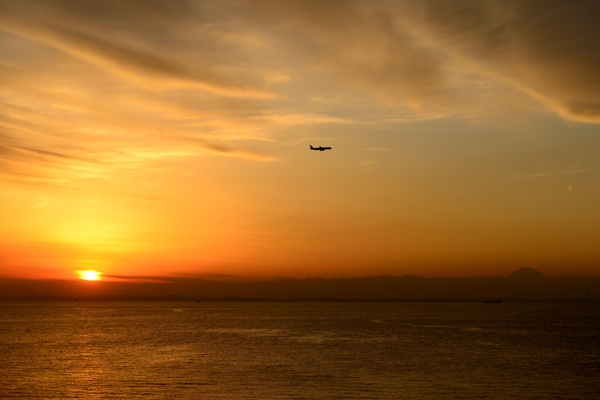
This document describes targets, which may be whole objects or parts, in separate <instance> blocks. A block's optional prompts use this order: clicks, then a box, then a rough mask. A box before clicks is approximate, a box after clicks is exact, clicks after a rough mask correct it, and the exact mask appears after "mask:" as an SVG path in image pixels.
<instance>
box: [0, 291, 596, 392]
mask: <svg viewBox="0 0 600 400" xmlns="http://www.w3.org/2000/svg"><path fill="white" fill-rule="evenodd" d="M598 393H600V304H510V303H504V304H481V303H352V302H346V303H251V302H248V303H244V302H202V303H189V302H185V303H183V302H182V303H177V302H165V303H156V302H139V303H138V302H64V303H61V302H4V303H0V398H3V399H4V398H27V399H36V398H40V399H41V398H43V399H63V398H86V399H96V398H98V399H100V398H119V397H121V398H132V397H144V398H148V399H170V398H173V399H175V398H177V399H186V398H187V399H200V398H202V399H213V398H214V399H271V398H273V399H324V398H365V399H379V398H381V399H397V398H407V399H410V398H414V399H417V398H419V399H421V398H432V399H433V398H440V397H444V398H457V399H459V398H460V399H465V398H466V399H468V398H497V399H502V398H511V399H515V398H519V399H521V398H586V397H587V398H594V397H596V396H597V395H598Z"/></svg>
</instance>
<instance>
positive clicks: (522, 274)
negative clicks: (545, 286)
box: [506, 268, 550, 281]
mask: <svg viewBox="0 0 600 400" xmlns="http://www.w3.org/2000/svg"><path fill="white" fill-rule="evenodd" d="M506 278H507V279H513V280H521V281H522V280H527V281H547V280H549V279H550V277H549V276H546V275H544V274H542V273H541V272H539V271H536V270H535V269H533V268H521V269H520V270H518V271H515V272H513V273H512V274H510V275H508V276H507V277H506Z"/></svg>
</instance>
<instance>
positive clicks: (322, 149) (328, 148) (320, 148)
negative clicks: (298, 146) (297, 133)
mask: <svg viewBox="0 0 600 400" xmlns="http://www.w3.org/2000/svg"><path fill="white" fill-rule="evenodd" d="M310 149H311V150H318V151H325V150H331V147H323V146H319V147H312V146H310Z"/></svg>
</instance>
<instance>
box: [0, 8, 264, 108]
mask: <svg viewBox="0 0 600 400" xmlns="http://www.w3.org/2000/svg"><path fill="white" fill-rule="evenodd" d="M29 9H30V8H25V9H21V8H19V7H15V8H9V7H4V9H2V8H0V10H2V11H4V18H2V19H1V21H2V22H3V24H2V26H1V29H3V30H5V31H7V32H10V33H13V34H17V35H21V36H24V37H26V38H28V39H31V40H35V41H39V42H42V43H46V44H49V45H51V46H53V47H55V48H57V49H60V50H62V51H65V52H67V53H69V54H71V55H73V56H75V57H78V58H80V59H82V60H85V61H88V62H90V63H92V64H94V65H96V66H98V67H100V68H102V69H105V70H108V71H110V72H113V73H115V74H117V75H119V76H122V77H125V78H128V79H131V80H134V81H140V82H144V81H150V83H151V84H153V85H157V84H158V85H161V86H164V85H167V86H168V85H169V84H180V85H193V86H197V87H199V88H201V89H204V90H207V91H209V92H212V93H215V94H219V95H225V96H240V97H245V96H249V97H258V98H273V97H275V94H274V93H270V92H267V91H264V90H258V89H254V88H251V87H249V86H248V85H244V84H241V83H238V82H235V81H233V80H230V79H225V78H223V77H221V76H219V75H218V74H217V73H215V72H213V71H211V70H210V69H207V68H202V66H199V65H195V66H194V68H190V67H188V66H186V65H184V64H183V63H181V62H179V61H177V60H173V59H168V60H167V59H166V58H164V57H161V56H159V55H156V54H152V53H150V52H147V51H142V50H139V49H135V48H133V47H132V46H130V45H127V44H125V43H119V42H115V41H111V40H109V39H106V38H105V37H100V36H98V35H92V34H89V33H86V32H83V31H80V30H77V29H73V28H71V27H68V26H64V25H63V26H61V25H58V24H56V23H50V22H48V21H47V17H45V16H44V17H43V18H40V16H37V15H36V14H35V13H34V14H33V17H32V15H31V14H30V13H29V12H28V11H29ZM36 16H37V17H38V18H36ZM104 22H106V21H104ZM97 31H98V32H102V29H101V27H100V26H98V27H97Z"/></svg>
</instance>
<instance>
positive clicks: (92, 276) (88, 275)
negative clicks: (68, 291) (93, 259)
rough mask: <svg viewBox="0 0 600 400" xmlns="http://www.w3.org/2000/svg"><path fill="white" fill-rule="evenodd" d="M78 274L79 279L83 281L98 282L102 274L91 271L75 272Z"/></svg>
mask: <svg viewBox="0 0 600 400" xmlns="http://www.w3.org/2000/svg"><path fill="white" fill-rule="evenodd" d="M77 273H78V274H79V278H81V279H83V280H85V281H99V280H100V279H101V277H100V275H102V272H98V271H92V270H91V269H88V270H85V271H77Z"/></svg>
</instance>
